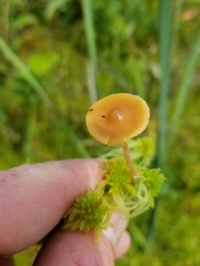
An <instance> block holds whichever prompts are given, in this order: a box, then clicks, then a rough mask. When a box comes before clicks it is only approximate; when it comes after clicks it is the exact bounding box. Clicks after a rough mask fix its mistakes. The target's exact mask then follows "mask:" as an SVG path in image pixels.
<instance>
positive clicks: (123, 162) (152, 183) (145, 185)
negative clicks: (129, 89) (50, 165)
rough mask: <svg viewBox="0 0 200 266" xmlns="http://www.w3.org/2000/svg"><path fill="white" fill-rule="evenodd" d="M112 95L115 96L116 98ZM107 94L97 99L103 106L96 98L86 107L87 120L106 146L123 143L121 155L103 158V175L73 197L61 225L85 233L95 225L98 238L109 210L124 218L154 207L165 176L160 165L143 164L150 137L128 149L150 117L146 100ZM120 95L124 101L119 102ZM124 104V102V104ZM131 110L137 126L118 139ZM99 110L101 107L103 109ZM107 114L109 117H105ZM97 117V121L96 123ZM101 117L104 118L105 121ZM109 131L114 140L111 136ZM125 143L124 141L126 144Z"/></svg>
mask: <svg viewBox="0 0 200 266" xmlns="http://www.w3.org/2000/svg"><path fill="white" fill-rule="evenodd" d="M115 97H117V98H116V99H115ZM108 98H109V97H106V98H105V99H106V101H105V102H104V99H102V100H100V102H101V104H102V103H103V108H102V106H101V104H100V105H99V103H98V102H97V103H95V104H94V105H93V106H92V107H91V108H90V109H89V112H88V114H87V117H86V124H87V127H89V131H90V133H92V135H93V137H95V138H97V140H99V141H100V142H102V143H107V142H108V145H109V146H114V145H111V143H117V144H122V147H123V152H124V158H123V155H122V153H121V154H120V153H117V157H115V158H111V159H107V160H105V165H104V167H103V173H102V174H104V176H105V178H104V179H103V180H102V181H100V182H99V183H98V184H97V187H96V189H95V190H94V191H92V190H91V189H89V190H88V192H87V193H86V194H85V195H83V196H81V197H79V198H77V199H76V202H75V203H74V205H73V207H72V208H71V209H69V210H68V211H67V212H66V214H65V215H64V225H63V229H65V230H81V231H83V232H85V233H88V232H89V231H90V230H91V229H94V230H95V232H96V235H97V239H98V238H99V236H100V232H101V231H102V230H105V229H107V228H108V226H112V225H111V224H110V222H109V221H110V218H111V215H112V213H117V212H121V213H124V214H125V218H127V219H128V218H130V217H135V216H137V215H139V214H141V213H142V212H144V211H145V210H147V209H148V208H149V207H153V206H154V198H155V197H156V196H157V195H158V193H159V191H160V187H161V185H162V183H163V181H164V179H165V178H164V176H163V174H161V173H160V169H148V168H147V167H146V165H147V164H148V163H149V162H150V161H151V160H152V156H153V155H154V147H155V145H154V144H153V142H152V140H151V139H150V138H147V137H146V138H142V139H138V140H135V141H134V145H133V147H132V149H131V150H130V151H129V150H128V145H127V143H126V141H127V140H128V138H129V137H133V136H135V135H137V134H139V133H141V132H142V131H143V130H144V129H145V128H146V126H147V124H148V119H149V109H148V106H147V104H146V103H145V102H144V100H142V99H141V98H140V97H138V96H134V95H125V94H123V95H121V94H120V95H118V94H114V95H113V96H112V97H110V98H109V99H108ZM111 98H112V99H111ZM110 99H111V102H110ZM119 99H121V100H123V101H121V102H120V103H119V104H118V100H119ZM108 103H110V104H111V106H110V105H109V106H108V110H106V106H107V105H108ZM112 104H113V106H112ZM126 104H127V106H125V105H126ZM136 107H137V108H136ZM134 110H136V112H135V118H134V119H135V121H136V122H137V121H138V119H139V120H140V121H139V122H138V128H137V127H136V126H135V125H134V130H133V131H132V130H131V135H129V134H127V131H126V130H125V131H126V132H125V136H121V139H120V138H119V136H120V134H124V133H123V129H122V128H121V129H120V127H123V126H124V123H125V122H126V123H131V121H129V120H130V117H131V116H130V114H129V112H131V114H132V115H134ZM100 111H104V113H101V112H100ZM142 112H144V113H142ZM107 115H108V117H107V118H106V116H107ZM96 116H97V117H96ZM137 116H139V118H138V117H137ZM109 117H110V118H109ZM102 119H103V120H102ZM106 119H108V121H106ZM113 120H114V127H116V128H118V129H119V132H116V133H113V132H114V131H113V130H112V127H113V124H112V123H113ZM88 121H89V122H88ZM98 121H100V122H99V125H98ZM103 121H105V124H104V122H103ZM105 126H106V127H110V129H109V128H108V129H107V131H105V132H104V133H103V137H102V135H101V136H100V135H99V134H102V132H103V131H104V129H105ZM116 128H115V129H116ZM128 128H131V126H130V125H128ZM128 130H129V129H128ZM120 132H121V133H120ZM138 132H139V133H138ZM119 133H120V134H119ZM106 134H108V135H106ZM113 134H114V135H113ZM112 135H113V138H114V140H113V141H112V140H111V137H112ZM96 136H97V137H96ZM108 140H109V141H108ZM121 140H122V143H121ZM124 145H126V147H125V148H124ZM139 147H141V149H140V151H138V149H139ZM145 147H146V148H145ZM134 148H135V149H136V153H137V154H139V156H138V157H139V164H136V163H135V162H134V166H133V161H132V158H133V157H134V156H132V153H133V152H134ZM141 150H142V151H141ZM147 150H148V152H147ZM113 154H114V153H113ZM110 155H111V153H110ZM111 157H112V156H111ZM101 172H102V169H101Z"/></svg>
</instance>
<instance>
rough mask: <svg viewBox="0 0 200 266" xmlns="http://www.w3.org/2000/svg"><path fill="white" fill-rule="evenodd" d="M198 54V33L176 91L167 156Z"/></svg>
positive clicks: (199, 44)
mask: <svg viewBox="0 0 200 266" xmlns="http://www.w3.org/2000/svg"><path fill="white" fill-rule="evenodd" d="M199 52H200V32H199V34H198V36H197V39H196V42H195V43H194V47H193V49H192V52H191V55H190V56H189V57H188V58H189V60H188V63H187V64H186V66H187V67H186V70H185V73H184V75H183V80H182V83H181V85H180V88H179V90H178V95H177V96H176V99H177V100H176V103H175V105H174V106H175V110H174V116H173V120H172V126H171V129H172V130H171V136H170V142H169V145H168V149H167V151H168V152H167V153H168V154H169V152H170V149H171V148H172V145H173V144H174V140H175V138H176V136H177V133H178V129H179V127H180V121H181V120H182V119H181V116H182V114H183V111H184V106H185V103H186V100H187V96H188V93H189V89H190V84H191V82H192V78H193V76H194V72H195V69H196V66H197V62H198V59H199Z"/></svg>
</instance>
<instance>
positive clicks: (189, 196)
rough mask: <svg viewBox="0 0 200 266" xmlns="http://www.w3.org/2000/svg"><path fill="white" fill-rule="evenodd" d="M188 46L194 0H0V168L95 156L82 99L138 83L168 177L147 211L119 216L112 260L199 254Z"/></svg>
mask: <svg viewBox="0 0 200 266" xmlns="http://www.w3.org/2000/svg"><path fill="white" fill-rule="evenodd" d="M199 51H200V6H199V1H198V0H174V1H172V0H160V1H156V0H151V1H149V0H140V1H139V0H82V1H81V0H80V1H78V0H49V1H47V0H35V1H31V0H12V1H11V0H10V1H9V0H0V169H1V170H3V169H7V168H10V167H14V166H17V165H20V164H23V163H26V162H30V163H34V162H43V161H47V160H59V159H66V158H80V157H97V156H100V155H101V154H102V153H104V152H105V151H107V148H106V147H104V146H102V145H100V144H98V143H97V142H95V141H94V140H93V139H92V138H91V137H90V136H89V134H88V133H87V130H86V127H85V113H86V112H87V110H88V108H89V106H90V104H91V103H92V102H94V101H95V100H96V99H99V98H102V97H104V96H106V95H109V94H110V93H118V92H127V93H133V94H138V95H140V96H142V97H143V98H144V99H145V100H146V101H147V102H148V104H149V106H150V109H151V120H150V124H149V126H148V129H147V131H146V133H145V134H146V135H148V136H150V137H152V138H153V139H154V140H155V141H156V145H157V155H156V158H155V160H154V162H153V163H152V167H161V168H162V171H163V172H164V173H165V175H166V176H167V180H166V182H165V184H164V186H163V188H162V193H161V197H160V198H159V199H158V200H157V202H156V207H155V208H154V210H149V211H147V212H146V213H144V214H143V215H141V216H139V217H137V218H135V219H133V220H131V221H130V224H129V232H130V234H131V239H132V244H131V248H130V250H129V252H128V253H127V254H126V256H124V257H123V258H122V259H120V260H118V261H117V262H116V265H117V266H121V265H124V266H129V265H130V266H143V265H153V266H160V265H166V266H168V265H177V266H179V265H180V266H196V265H200V256H199V247H200V233H199V228H200V191H199V189H200V164H199V155H200V145H199V142H198V139H199V137H200V131H199V129H200V117H199V108H200V97H199V86H200V60H199ZM37 250H38V247H37V246H35V247H31V248H30V249H28V250H26V251H23V252H22V253H20V254H17V255H16V256H15V261H16V265H18V266H30V265H32V261H33V260H34V257H35V254H36V252H37Z"/></svg>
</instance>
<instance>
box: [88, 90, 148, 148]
mask: <svg viewBox="0 0 200 266" xmlns="http://www.w3.org/2000/svg"><path fill="white" fill-rule="evenodd" d="M149 118H150V111H149V107H148V105H147V103H146V102H145V101H144V100H143V99H142V98H140V97H139V96H137V95H132V94H129V93H117V94H111V95H109V96H107V97H105V98H103V99H101V100H99V101H97V102H95V103H94V104H93V105H92V106H91V107H90V109H89V111H88V112H87V115H86V126H87V129H88V131H89V133H90V135H91V136H92V137H93V138H94V139H96V140H97V141H99V142H100V143H102V144H107V145H108V146H109V147H113V146H116V145H119V144H122V143H125V142H126V141H128V140H129V139H131V138H133V137H135V136H137V135H139V134H141V133H142V132H143V131H144V130H145V129H146V127H147V125H148V123H149Z"/></svg>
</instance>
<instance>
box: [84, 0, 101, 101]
mask: <svg viewBox="0 0 200 266" xmlns="http://www.w3.org/2000/svg"><path fill="white" fill-rule="evenodd" d="M81 3H82V12H83V19H84V28H85V35H86V42H87V49H88V57H89V62H88V63H87V82H88V90H89V95H90V102H91V104H92V103H94V102H95V101H96V100H97V89H96V81H95V75H96V62H97V52H96V41H95V30H94V21H93V11H92V4H91V3H92V1H91V0H82V1H81Z"/></svg>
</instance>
